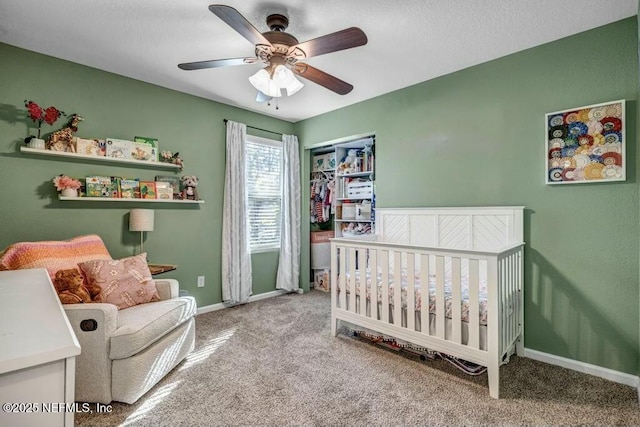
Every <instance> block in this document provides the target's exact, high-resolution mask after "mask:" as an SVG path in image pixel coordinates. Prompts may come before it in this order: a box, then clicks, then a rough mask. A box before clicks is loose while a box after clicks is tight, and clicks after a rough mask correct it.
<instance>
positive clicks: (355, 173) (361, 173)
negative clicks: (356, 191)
mask: <svg viewBox="0 0 640 427" xmlns="http://www.w3.org/2000/svg"><path fill="white" fill-rule="evenodd" d="M371 174H373V171H372V170H370V171H364V172H352V173H344V174H341V173H339V174H338V178H352V177H362V176H369V175H371Z"/></svg>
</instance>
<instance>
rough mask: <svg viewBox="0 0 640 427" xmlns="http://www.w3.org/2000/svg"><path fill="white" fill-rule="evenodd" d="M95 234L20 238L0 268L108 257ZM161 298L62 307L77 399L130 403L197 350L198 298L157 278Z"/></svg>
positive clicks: (74, 264) (71, 264) (61, 265)
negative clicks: (74, 350) (75, 350)
mask: <svg viewBox="0 0 640 427" xmlns="http://www.w3.org/2000/svg"><path fill="white" fill-rule="evenodd" d="M111 259H112V258H111V255H110V254H109V251H108V250H107V248H106V246H105V245H104V242H103V241H102V239H101V238H100V236H98V235H95V234H90V235H86V236H78V237H74V238H72V239H69V240H63V241H40V242H18V243H14V244H12V245H10V246H9V247H7V248H6V249H5V250H4V251H2V252H0V271H2V270H22V269H32V268H44V269H46V270H47V272H48V274H49V276H50V277H54V276H55V274H56V272H57V271H60V270H65V269H71V268H76V269H77V268H78V264H79V263H83V262H89V261H92V260H111ZM154 283H155V285H156V289H157V290H158V294H159V296H160V301H157V302H148V303H145V304H139V305H135V306H133V307H128V308H124V309H121V310H118V307H117V306H116V305H114V304H108V303H90V304H64V305H63V306H64V309H65V312H66V314H67V317H68V319H69V322H70V323H71V326H72V328H73V331H74V332H75V334H76V336H77V338H78V341H79V343H80V347H81V349H80V351H81V352H80V356H78V357H77V358H76V375H75V377H76V387H75V389H76V395H75V400H76V401H80V402H100V403H109V402H111V401H113V400H116V401H119V402H125V403H133V402H135V401H136V400H138V399H139V398H140V396H142V395H143V394H144V393H146V392H147V391H149V389H150V388H151V387H153V386H154V385H155V384H156V383H157V382H158V381H160V379H161V378H162V377H164V376H165V375H166V374H167V373H168V372H169V371H170V370H171V369H173V368H174V367H175V366H176V365H177V364H178V363H179V362H180V361H181V360H182V359H184V358H185V356H186V355H187V354H189V352H190V351H191V350H193V348H194V344H195V319H194V316H195V314H196V302H195V299H194V298H193V297H179V296H178V293H179V290H178V282H177V281H176V280H172V279H163V280H155V281H154Z"/></svg>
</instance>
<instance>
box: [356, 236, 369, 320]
mask: <svg viewBox="0 0 640 427" xmlns="http://www.w3.org/2000/svg"><path fill="white" fill-rule="evenodd" d="M357 259H358V272H359V273H360V275H359V277H360V314H361V315H362V316H366V315H367V250H366V249H359V250H358V258H357Z"/></svg>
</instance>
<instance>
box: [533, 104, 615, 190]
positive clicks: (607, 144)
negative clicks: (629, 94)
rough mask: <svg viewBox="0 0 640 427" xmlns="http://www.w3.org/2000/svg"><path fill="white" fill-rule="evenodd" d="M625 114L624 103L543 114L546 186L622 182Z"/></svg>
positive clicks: (596, 105)
mask: <svg viewBox="0 0 640 427" xmlns="http://www.w3.org/2000/svg"><path fill="white" fill-rule="evenodd" d="M624 114H625V111H624V99H621V100H619V101H612V102H605V103H602V104H595V105H589V106H586V107H579V108H572V109H570V110H564V111H556V112H554V113H548V114H546V115H545V147H546V149H545V164H546V168H545V175H546V183H547V184H579V183H591V182H610V181H624V180H625V179H626V173H625V169H626V160H625V131H624V125H625V115H624Z"/></svg>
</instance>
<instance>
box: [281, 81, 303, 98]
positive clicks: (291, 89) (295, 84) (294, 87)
mask: <svg viewBox="0 0 640 427" xmlns="http://www.w3.org/2000/svg"><path fill="white" fill-rule="evenodd" d="M303 87H304V85H303V84H302V82H300V80H298V79H296V78H295V77H293V78H292V79H291V83H289V85H287V87H286V88H285V89H286V90H287V96H291V95H293V94H294V93H296V92H297V91H299V90H300V89H302V88H303Z"/></svg>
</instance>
